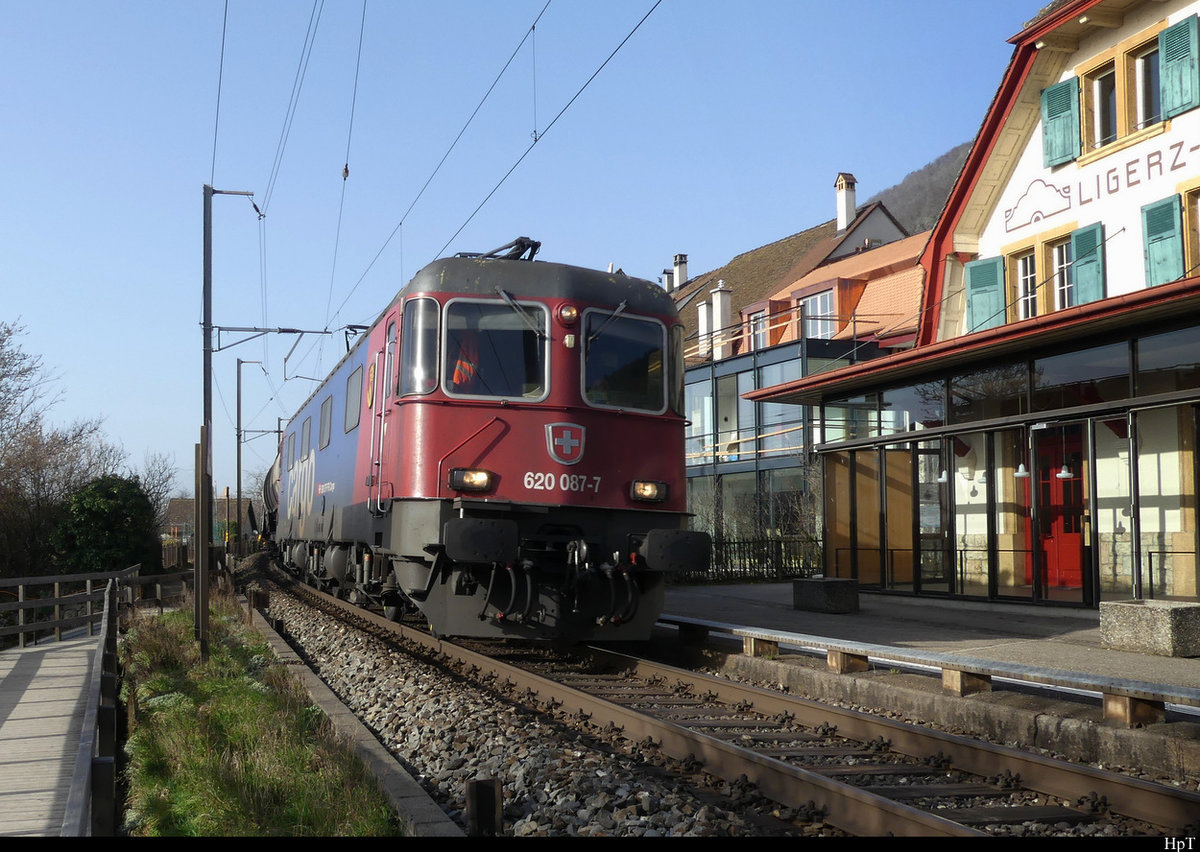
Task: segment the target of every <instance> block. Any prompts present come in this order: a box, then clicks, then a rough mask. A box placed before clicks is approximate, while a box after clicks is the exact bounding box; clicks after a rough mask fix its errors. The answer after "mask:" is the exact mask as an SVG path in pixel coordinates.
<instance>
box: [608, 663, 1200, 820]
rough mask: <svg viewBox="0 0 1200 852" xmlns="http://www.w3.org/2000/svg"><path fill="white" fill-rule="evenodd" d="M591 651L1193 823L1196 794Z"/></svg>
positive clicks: (962, 763) (921, 750) (729, 696)
mask: <svg viewBox="0 0 1200 852" xmlns="http://www.w3.org/2000/svg"><path fill="white" fill-rule="evenodd" d="M591 650H593V652H594V653H597V654H602V655H603V656H605V657H606V658H609V659H610V660H611V661H612V662H613V663H614V664H617V665H621V666H622V667H624V668H625V669H626V670H627V671H629V672H631V673H633V674H636V675H638V676H639V677H644V678H653V677H660V678H674V679H687V680H694V681H696V682H697V683H701V684H703V686H702V687H701V688H702V689H704V690H707V691H710V692H712V693H714V694H715V695H717V697H718V698H720V699H721V700H722V701H725V702H727V703H731V704H736V703H738V702H749V703H751V704H752V705H753V707H754V709H755V711H757V712H760V713H763V714H766V715H771V714H775V713H792V714H794V715H795V717H796V721H798V722H800V723H801V724H811V725H814V726H815V725H819V724H821V723H822V722H830V723H831V724H836V725H837V728H838V733H839V734H842V735H845V736H847V737H849V738H851V739H870V738H874V737H877V736H880V729H881V728H882V729H884V733H883V736H884V737H885V739H888V740H889V742H890V744H891V748H892V750H893V751H897V752H900V753H901V754H906V755H908V756H912V757H925V756H928V755H932V754H936V753H937V752H939V751H940V752H942V753H943V754H945V755H946V756H948V757H949V758H950V759H951V762H952V764H953V765H954V767H955V768H957V769H960V770H962V771H964V772H970V773H972V774H975V775H984V776H988V775H995V774H996V773H997V771H998V770H1000V769H1002V768H1009V769H1011V770H1012V772H1013V773H1014V774H1019V775H1020V776H1021V784H1022V786H1025V787H1027V788H1029V789H1031V790H1035V791H1037V792H1039V793H1047V794H1050V795H1053V796H1057V797H1060V798H1063V799H1070V800H1072V801H1074V800H1077V799H1078V798H1080V797H1082V796H1088V795H1090V794H1091V793H1093V792H1094V793H1096V794H1097V795H1099V796H1103V797H1104V798H1105V799H1106V800H1107V802H1108V805H1109V807H1110V808H1111V809H1112V810H1113V811H1115V812H1117V813H1119V814H1122V815H1123V816H1128V817H1133V818H1135V819H1140V820H1143V821H1145V822H1149V823H1153V824H1154V825H1158V826H1163V827H1167V828H1174V829H1181V828H1183V827H1185V826H1187V825H1192V824H1195V823H1196V821H1197V820H1200V794H1197V793H1191V792H1189V791H1186V790H1178V789H1174V788H1171V787H1165V786H1163V785H1161V784H1155V783H1153V782H1150V781H1145V780H1142V779H1140V778H1132V777H1129V776H1125V775H1119V774H1117V773H1115V772H1106V771H1104V770H1099V769H1093V768H1092V767H1089V766H1084V765H1081V764H1073V763H1066V762H1064V761H1061V760H1055V759H1053V758H1048V757H1043V756H1041V755H1038V754H1033V753H1030V752H1025V751H1019V750H1016V749H1010V748H1006V747H1004V746H998V745H993V744H991V743H986V742H982V741H980V740H975V739H971V738H969V737H963V736H958V735H955V734H949V733H944V732H942V731H935V730H932V729H928V728H922V727H919V726H917V725H912V724H909V723H906V722H899V721H896V720H894V719H887V718H884V717H879V716H871V715H870V714H867V713H862V712H859V711H856V710H849V709H845V708H840V707H835V706H832V705H828V704H822V703H820V702H817V701H812V700H810V699H804V698H799V697H797V696H791V695H783V694H781V693H777V692H772V691H770V690H767V689H762V688H761V687H755V686H749V685H746V684H741V683H737V682H735V681H729V680H725V679H722V678H717V677H713V676H711V675H705V674H699V673H696V672H690V671H687V670H685V669H678V668H674V667H672V666H668V665H664V664H661V663H654V662H651V661H648V660H642V659H640V658H635V657H630V656H628V655H625V654H617V653H614V652H612V651H607V650H604V649H598V648H594V649H591Z"/></svg>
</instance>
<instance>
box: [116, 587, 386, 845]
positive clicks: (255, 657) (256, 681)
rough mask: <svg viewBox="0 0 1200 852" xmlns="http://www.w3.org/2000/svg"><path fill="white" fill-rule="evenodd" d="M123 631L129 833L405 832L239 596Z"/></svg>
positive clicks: (126, 824)
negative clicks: (205, 617) (203, 655)
mask: <svg viewBox="0 0 1200 852" xmlns="http://www.w3.org/2000/svg"><path fill="white" fill-rule="evenodd" d="M210 603H211V609H210V619H209V627H210V631H209V658H208V661H207V662H201V660H200V650H199V647H198V644H197V642H196V641H195V634H194V629H193V618H192V608H191V606H190V605H186V606H185V608H184V609H181V610H179V611H176V612H171V613H165V614H164V615H161V616H145V615H143V616H141V617H139V619H138V620H137V621H136V622H135V624H134V627H133V629H132V630H131V631H130V632H129V633H128V634H127V635H126V636H125V637H124V639H123V640H122V641H123V644H122V647H121V658H122V662H123V664H124V669H125V671H124V682H123V684H122V697H123V698H124V700H125V703H126V706H128V707H131V708H132V709H133V712H132V713H131V714H130V723H129V728H130V729H129V735H128V739H127V742H126V746H125V752H126V755H125V756H126V768H125V774H124V780H125V787H126V790H127V793H126V802H125V818H124V831H125V833H126V834H128V835H131V836H192V837H215V836H276V837H300V836H312V837H349V836H398V835H400V834H401V833H402V832H401V830H400V826H399V823H398V820H397V819H396V818H395V816H394V814H393V813H392V812H391V808H390V806H389V804H388V801H387V799H386V798H385V797H384V796H383V794H382V793H381V792H380V791H379V788H378V786H377V784H376V783H375V779H374V778H373V777H372V776H371V775H370V774H369V773H368V772H367V771H366V769H365V768H364V767H363V765H362V763H361V761H359V760H358V758H357V756H356V755H354V754H353V753H352V752H350V751H349V750H348V749H347V748H345V747H344V746H343V745H342V743H341V742H340V740H339V739H338V738H337V736H336V735H335V732H334V731H333V728H332V726H330V724H329V723H328V721H327V720H326V719H325V716H324V714H323V713H321V711H320V710H319V709H318V708H317V707H315V706H313V705H312V704H311V703H310V700H309V697H308V694H307V693H306V692H305V690H304V689H303V687H302V686H301V685H300V684H299V682H298V681H297V680H296V679H295V678H293V677H292V676H291V675H290V674H289V673H288V672H287V671H286V669H285V668H284V666H282V665H281V664H280V663H278V662H277V661H276V660H275V658H274V657H273V655H272V654H271V651H270V647H269V646H268V645H267V643H266V642H265V640H263V638H262V637H261V636H260V635H259V634H258V633H256V632H255V631H253V630H251V629H250V628H248V627H246V626H245V624H244V622H243V620H242V619H243V614H242V612H241V609H240V608H239V607H238V605H237V603H236V602H235V601H233V600H231V599H229V598H227V597H224V598H222V597H216V596H214V598H213V599H212V600H211V602H210Z"/></svg>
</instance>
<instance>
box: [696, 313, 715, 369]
mask: <svg viewBox="0 0 1200 852" xmlns="http://www.w3.org/2000/svg"><path fill="white" fill-rule="evenodd" d="M696 312H697V317H696V331H697V332H698V333H699V334H698V336H699V338H700V345H699V348H698V349H697V354H698V355H699V356H700V357H701V358H707V357H708V355H709V353H710V352H712V309H711V308H710V306H709V304H708V302H701V303H700V304H699V305H697V306H696Z"/></svg>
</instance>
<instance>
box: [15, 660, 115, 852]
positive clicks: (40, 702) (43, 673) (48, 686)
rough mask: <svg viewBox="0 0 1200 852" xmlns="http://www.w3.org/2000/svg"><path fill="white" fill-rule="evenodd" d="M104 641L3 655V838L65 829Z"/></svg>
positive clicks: (38, 834)
mask: <svg viewBox="0 0 1200 852" xmlns="http://www.w3.org/2000/svg"><path fill="white" fill-rule="evenodd" d="M98 650H99V638H98V637H84V638H80V639H68V640H65V641H62V642H54V641H46V642H44V643H43V644H41V645H37V646H35V647H32V648H24V649H17V648H10V649H8V650H6V651H2V652H0V836H29V837H33V836H55V837H57V836H58V834H59V831H60V830H61V828H62V821H63V815H64V812H65V809H66V804H67V795H68V793H69V792H70V789H71V773H72V771H73V770H74V768H75V758H76V752H77V751H78V749H79V736H80V730H81V728H82V727H83V715H84V710H85V708H86V706H87V685H88V676H89V674H90V672H91V666H92V660H93V659H94V658H95V657H96V656H97V653H96V652H97V651H98Z"/></svg>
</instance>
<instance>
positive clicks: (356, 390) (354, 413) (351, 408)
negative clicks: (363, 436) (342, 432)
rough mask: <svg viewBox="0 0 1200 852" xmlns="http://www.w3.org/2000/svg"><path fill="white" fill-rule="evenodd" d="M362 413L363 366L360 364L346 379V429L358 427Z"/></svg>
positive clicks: (348, 430)
mask: <svg viewBox="0 0 1200 852" xmlns="http://www.w3.org/2000/svg"><path fill="white" fill-rule="evenodd" d="M361 415H362V366H361V365H360V366H359V367H358V368H357V369H356V370H355V371H354V372H353V373H351V374H350V378H348V379H346V431H347V432H350V431H352V430H353V429H356V428H357V427H358V418H359V417H360V416H361Z"/></svg>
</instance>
